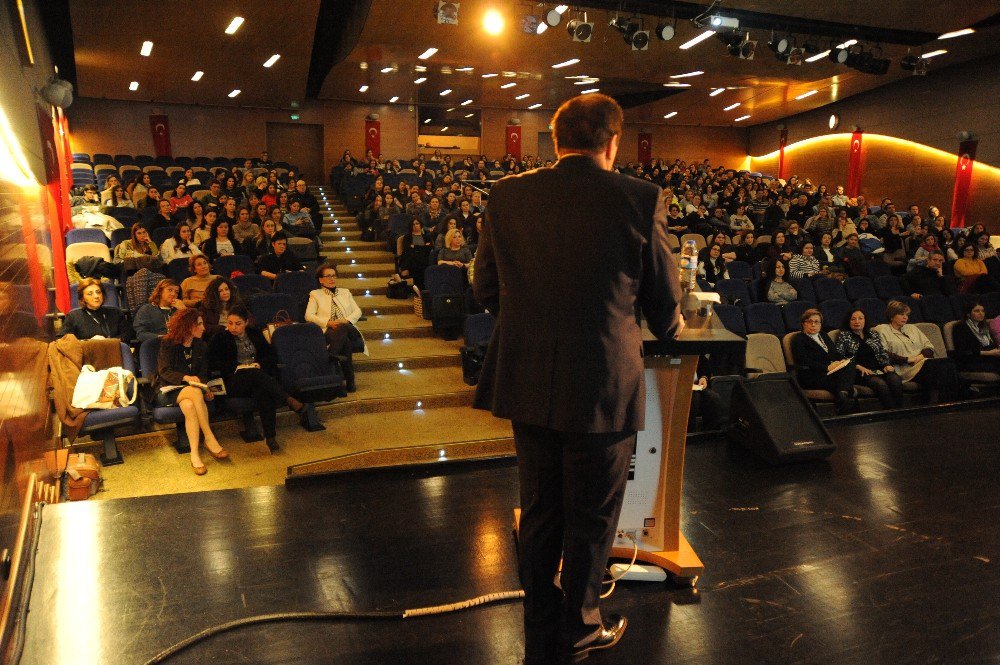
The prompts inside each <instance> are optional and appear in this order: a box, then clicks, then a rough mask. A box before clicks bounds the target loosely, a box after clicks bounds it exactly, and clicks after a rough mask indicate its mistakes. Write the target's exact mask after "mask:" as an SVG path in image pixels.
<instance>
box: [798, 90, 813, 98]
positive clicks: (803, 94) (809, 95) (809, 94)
mask: <svg viewBox="0 0 1000 665" xmlns="http://www.w3.org/2000/svg"><path fill="white" fill-rule="evenodd" d="M817 92H819V90H810V91H809V92H803V93H802V94H801V95H799V96H798V97H796V98H795V99H805V98H806V97H812V96H813V95H815V94H816V93H817Z"/></svg>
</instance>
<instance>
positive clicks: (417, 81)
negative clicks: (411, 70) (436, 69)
mask: <svg viewBox="0 0 1000 665" xmlns="http://www.w3.org/2000/svg"><path fill="white" fill-rule="evenodd" d="M426 80H427V77H426V76H421V77H420V78H418V79H413V82H414V83H416V84H417V85H420V84H421V83H423V82H424V81H426Z"/></svg>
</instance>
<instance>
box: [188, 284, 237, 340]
mask: <svg viewBox="0 0 1000 665" xmlns="http://www.w3.org/2000/svg"><path fill="white" fill-rule="evenodd" d="M243 304H244V303H243V299H242V298H241V297H240V291H239V289H237V288H236V285H235V284H233V282H232V281H231V280H230V279H229V278H228V277H215V276H214V275H213V276H212V281H210V282H209V283H208V286H206V287H205V297H204V298H202V300H201V302H199V303H198V309H199V310H200V311H201V318H202V320H204V322H205V335H204V337H205V341H208V340H210V339H211V338H212V337H214V336H215V334H216V333H217V332H219V331H220V330H222V329H223V328H224V327H225V325H226V317H227V316H229V312H230V311H232V309H233V308H234V307H236V306H237V305H243Z"/></svg>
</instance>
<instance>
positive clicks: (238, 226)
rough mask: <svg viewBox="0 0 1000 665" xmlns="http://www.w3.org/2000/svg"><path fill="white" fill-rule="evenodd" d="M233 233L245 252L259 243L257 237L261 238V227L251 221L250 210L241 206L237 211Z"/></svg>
mask: <svg viewBox="0 0 1000 665" xmlns="http://www.w3.org/2000/svg"><path fill="white" fill-rule="evenodd" d="M231 232H232V236H233V238H234V239H235V241H236V242H238V243H240V246H241V247H243V248H244V249H245V250H247V248H249V247H252V246H253V244H254V243H256V242H257V237H258V236H260V227H259V226H257V225H256V224H254V223H253V222H252V221H250V208H247V207H245V206H241V207H240V208H239V209H238V210H237V211H236V223H235V224H233V228H232V230H231ZM247 253H249V251H248V252H247Z"/></svg>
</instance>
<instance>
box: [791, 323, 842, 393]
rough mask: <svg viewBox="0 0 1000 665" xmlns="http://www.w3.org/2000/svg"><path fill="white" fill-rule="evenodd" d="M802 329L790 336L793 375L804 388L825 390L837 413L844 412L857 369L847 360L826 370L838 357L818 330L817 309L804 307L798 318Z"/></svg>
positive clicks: (831, 343)
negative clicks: (793, 365) (830, 397)
mask: <svg viewBox="0 0 1000 665" xmlns="http://www.w3.org/2000/svg"><path fill="white" fill-rule="evenodd" d="M800 322H801V324H802V332H801V333H800V334H798V335H796V336H795V337H793V338H792V345H791V346H792V358H793V359H794V361H795V376H796V379H798V382H799V385H800V386H801V387H802V388H803V389H805V390H826V391H829V392H830V393H832V394H833V399H834V403H835V404H836V406H837V413H847V411H848V409H849V408H850V405H851V398H852V397H853V396H854V378H855V375H856V374H857V368H856V367H855V366H854V362H849V363H847V364H846V365H844V366H843V367H840V368H839V369H837V371H835V372H832V373H830V370H831V369H833V368H834V364H835V363H838V362H839V361H841V360H842V358H841V356H840V353H839V352H838V351H837V348H836V347H835V346H834V344H833V340H831V339H830V338H829V336H827V334H826V333H824V332H823V331H822V327H823V315H822V314H820V311H819V310H818V309H807V310H806V311H805V312H803V313H802V318H801V319H800Z"/></svg>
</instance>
